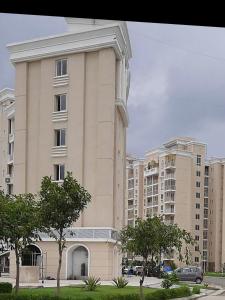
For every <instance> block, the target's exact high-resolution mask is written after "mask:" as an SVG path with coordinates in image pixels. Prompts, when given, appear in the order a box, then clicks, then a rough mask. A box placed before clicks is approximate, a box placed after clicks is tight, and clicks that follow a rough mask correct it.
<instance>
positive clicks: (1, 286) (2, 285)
mask: <svg viewBox="0 0 225 300" xmlns="http://www.w3.org/2000/svg"><path fill="white" fill-rule="evenodd" d="M0 293H2V294H3V293H4V294H5V293H7V294H10V293H12V284H11V283H9V282H0Z"/></svg>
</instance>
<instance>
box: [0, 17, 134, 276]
mask: <svg viewBox="0 0 225 300" xmlns="http://www.w3.org/2000/svg"><path fill="white" fill-rule="evenodd" d="M66 22H67V24H68V32H67V33H65V34H61V35H57V36H51V37H46V38H40V39H35V40H30V41H25V42H22V43H17V44H11V45H8V46H7V47H8V50H9V52H10V60H11V62H12V63H13V65H14V67H15V72H16V84H15V96H14V95H13V92H12V91H11V90H8V89H6V90H3V91H1V93H0V105H1V116H0V118H1V119H0V121H1V140H0V143H1V145H0V146H1V148H2V147H3V149H4V150H3V151H4V154H3V156H2V152H1V161H0V162H1V174H0V175H1V176H0V182H1V183H0V185H1V186H2V187H3V188H4V190H5V191H7V192H8V193H12V192H13V193H15V194H18V193H26V192H31V193H36V192H37V191H39V189H40V184H41V179H42V177H43V176H46V175H48V176H52V179H53V180H54V181H56V182H58V183H60V182H62V180H63V179H64V176H65V173H66V171H72V173H73V175H74V176H75V177H76V178H77V179H78V181H79V183H80V184H81V185H83V186H84V187H85V188H86V189H87V190H88V191H89V193H90V194H91V196H92V199H91V203H90V204H89V205H88V207H87V209H85V211H84V212H83V213H82V215H81V217H80V219H79V220H78V222H76V223H75V224H74V227H73V228H71V230H72V231H73V232H74V233H75V236H73V237H71V235H70V232H69V231H68V234H67V243H66V249H65V250H64V253H63V263H62V271H61V278H62V279H67V278H80V277H83V276H88V275H95V276H98V277H101V279H103V280H104V279H105V280H106V279H108V280H109V279H110V280H111V279H112V278H113V277H114V276H118V275H119V274H120V273H121V266H120V263H121V254H120V253H119V250H118V243H117V242H118V231H119V230H120V229H121V228H122V227H123V226H124V224H125V187H126V179H125V178H126V177H125V170H126V127H127V125H128V116H127V98H128V93H129V80H130V79H129V78H130V76H129V59H130V58H131V46H130V41H129V35H128V31H127V27H126V23H125V22H120V21H109V20H108V21H104V20H97V19H74V18H66ZM7 93H8V94H9V95H8V96H6V94H7ZM7 148H8V150H7ZM8 178H10V180H9V179H8ZM12 185H13V186H12ZM30 248H31V250H32V251H33V254H34V257H33V259H32V263H33V264H36V265H38V264H40V262H41V261H43V260H44V263H43V264H44V275H45V276H50V277H56V270H57V261H58V254H57V244H56V242H54V240H52V239H51V238H49V237H47V236H45V235H43V236H42V241H41V242H38V243H36V244H35V245H33V246H30ZM41 258H43V259H42V260H41ZM30 263H31V262H30V261H29V259H27V261H26V262H25V261H22V266H23V265H26V264H28V265H29V264H30ZM10 273H11V276H13V277H14V276H15V257H14V255H13V253H10Z"/></svg>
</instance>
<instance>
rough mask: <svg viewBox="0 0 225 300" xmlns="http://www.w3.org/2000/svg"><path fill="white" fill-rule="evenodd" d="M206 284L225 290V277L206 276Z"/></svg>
mask: <svg viewBox="0 0 225 300" xmlns="http://www.w3.org/2000/svg"><path fill="white" fill-rule="evenodd" d="M204 282H207V283H209V284H213V285H219V286H221V287H224V288H225V277H213V276H204Z"/></svg>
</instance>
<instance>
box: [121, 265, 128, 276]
mask: <svg viewBox="0 0 225 300" xmlns="http://www.w3.org/2000/svg"><path fill="white" fill-rule="evenodd" d="M127 273H128V268H126V267H123V268H122V274H123V275H125V274H127Z"/></svg>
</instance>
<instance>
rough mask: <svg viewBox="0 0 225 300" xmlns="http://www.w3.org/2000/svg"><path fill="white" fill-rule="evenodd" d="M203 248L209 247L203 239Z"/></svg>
mask: <svg viewBox="0 0 225 300" xmlns="http://www.w3.org/2000/svg"><path fill="white" fill-rule="evenodd" d="M203 249H207V241H203Z"/></svg>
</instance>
